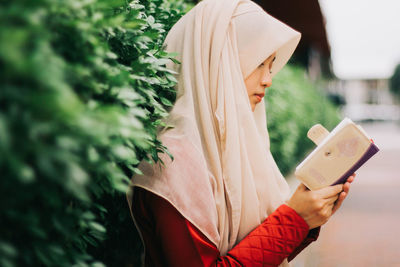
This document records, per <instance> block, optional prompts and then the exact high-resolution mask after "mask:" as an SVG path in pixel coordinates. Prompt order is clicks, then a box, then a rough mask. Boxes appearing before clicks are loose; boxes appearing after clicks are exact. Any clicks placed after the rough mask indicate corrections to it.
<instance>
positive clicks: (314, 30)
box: [255, 0, 400, 121]
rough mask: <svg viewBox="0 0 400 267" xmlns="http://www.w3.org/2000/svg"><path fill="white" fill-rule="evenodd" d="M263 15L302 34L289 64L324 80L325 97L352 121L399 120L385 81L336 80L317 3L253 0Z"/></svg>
mask: <svg viewBox="0 0 400 267" xmlns="http://www.w3.org/2000/svg"><path fill="white" fill-rule="evenodd" d="M255 2H257V3H258V4H259V5H260V6H262V7H263V8H264V10H265V11H266V12H268V13H269V14H271V15H272V16H274V17H276V18H277V19H279V20H281V21H283V22H285V23H286V24H287V25H289V26H290V27H292V28H294V29H296V30H298V31H299V32H301V33H302V38H301V41H300V44H299V46H298V47H297V49H296V51H295V54H294V55H293V57H292V59H291V62H292V63H295V64H300V65H302V66H304V67H305V68H306V69H307V70H308V74H309V77H310V78H311V79H312V80H314V81H315V80H318V79H319V78H321V77H323V78H327V79H328V81H329V82H328V83H327V85H326V94H327V96H328V97H329V98H330V99H331V100H332V101H333V102H334V103H336V104H337V105H340V106H343V109H342V113H343V116H348V117H350V118H352V119H353V120H355V121H362V120H399V119H400V108H399V105H398V103H396V101H395V99H394V98H393V96H392V95H391V93H390V91H389V86H388V79H374V78H368V79H352V80H339V79H338V78H337V77H336V76H335V75H334V73H333V70H332V64H331V50H330V45H329V42H328V38H327V33H326V29H325V24H326V22H325V18H324V16H323V13H322V11H321V7H320V5H319V2H318V0H303V1H294V0H281V1H272V0H255Z"/></svg>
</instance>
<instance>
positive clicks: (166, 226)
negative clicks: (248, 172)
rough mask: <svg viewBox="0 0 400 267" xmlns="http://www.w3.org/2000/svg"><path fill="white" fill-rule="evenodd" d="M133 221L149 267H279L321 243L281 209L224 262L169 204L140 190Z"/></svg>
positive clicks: (300, 221) (296, 217)
mask: <svg viewBox="0 0 400 267" xmlns="http://www.w3.org/2000/svg"><path fill="white" fill-rule="evenodd" d="M132 211H133V215H134V217H135V221H136V223H137V227H138V228H139V230H140V233H141V235H142V238H143V241H144V246H145V253H146V254H145V266H193V267H196V266H199V267H201V266H278V265H279V264H280V263H281V262H282V261H283V260H284V259H285V258H287V257H288V259H289V260H291V259H293V258H294V257H295V256H296V255H297V254H298V253H300V252H301V250H302V249H304V248H305V247H306V246H307V245H308V244H309V243H311V242H312V241H314V240H316V239H317V237H318V234H319V228H316V229H312V230H311V231H309V230H308V225H307V223H306V222H305V221H304V219H303V218H302V217H301V216H299V215H298V214H297V213H296V212H295V211H294V210H293V209H292V208H290V207H289V206H287V205H281V206H280V207H279V208H278V209H277V210H276V211H275V212H273V213H272V214H270V215H269V216H268V218H266V219H265V221H264V222H263V223H261V224H260V225H259V226H258V227H256V228H255V229H254V230H253V231H252V232H250V233H249V235H247V236H246V237H245V238H244V239H243V240H242V241H241V242H239V243H238V244H237V245H236V246H235V247H233V248H232V249H231V250H230V251H229V252H228V254H227V255H225V256H221V255H220V254H219V251H218V249H217V247H216V246H215V245H214V244H213V243H212V242H211V241H209V240H208V238H207V237H206V236H205V235H204V234H203V233H202V232H200V231H199V230H198V229H197V228H196V227H195V226H193V225H192V224H191V223H190V222H189V221H188V220H186V219H185V218H184V217H183V216H182V215H181V214H180V213H179V212H178V211H177V210H176V209H175V208H174V207H173V206H172V205H171V204H170V203H169V202H168V201H167V200H165V199H163V198H161V197H159V196H157V195H155V194H153V193H150V192H148V191H146V190H144V189H142V188H135V192H134V199H133V208H132Z"/></svg>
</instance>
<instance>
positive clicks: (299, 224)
mask: <svg viewBox="0 0 400 267" xmlns="http://www.w3.org/2000/svg"><path fill="white" fill-rule="evenodd" d="M308 232H309V227H308V224H307V223H306V222H305V221H304V219H303V218H302V217H300V215H298V214H297V213H296V211H294V210H293V209H292V208H290V207H289V206H287V205H281V206H280V207H279V208H278V209H277V210H276V211H274V212H273V213H272V214H270V215H269V216H268V217H267V218H266V219H265V221H264V222H263V223H262V224H261V225H259V226H258V227H257V228H256V229H254V230H253V231H252V232H250V234H249V235H247V236H246V237H245V238H244V239H243V240H242V241H241V242H240V243H239V244H238V245H236V246H235V247H234V248H233V249H232V250H231V251H230V252H229V255H231V256H233V257H235V258H238V257H240V261H241V263H242V264H243V265H244V266H278V265H279V264H281V263H282V261H283V260H284V259H285V258H287V257H288V256H289V255H290V254H291V253H292V252H293V251H294V250H295V249H296V248H297V247H298V246H299V245H300V244H301V243H302V241H303V240H304V239H305V238H306V236H307V234H308Z"/></svg>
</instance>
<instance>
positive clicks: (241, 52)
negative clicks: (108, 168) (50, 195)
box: [128, 0, 300, 265]
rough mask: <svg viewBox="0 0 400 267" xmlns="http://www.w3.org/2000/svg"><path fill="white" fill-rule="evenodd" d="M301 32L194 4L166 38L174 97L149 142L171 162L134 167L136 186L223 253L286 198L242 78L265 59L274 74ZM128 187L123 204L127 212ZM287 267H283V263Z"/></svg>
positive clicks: (246, 5) (242, 10) (207, 1)
mask: <svg viewBox="0 0 400 267" xmlns="http://www.w3.org/2000/svg"><path fill="white" fill-rule="evenodd" d="M299 40H300V33H298V32H297V31H295V30H293V29H292V28H290V27H289V26H287V25H285V24H284V23H282V22H280V21H278V20H276V19H275V18H273V17H272V16H270V15H269V14H267V13H266V12H265V11H264V10H263V9H262V8H261V7H260V6H258V5H257V4H255V3H254V2H252V1H249V0H203V1H202V2H200V3H198V4H197V5H196V6H195V7H194V8H193V9H192V10H190V11H189V12H188V13H187V14H186V15H184V16H183V17H182V18H181V19H180V20H179V21H178V22H177V23H176V24H175V25H174V26H173V27H172V29H171V30H170V32H169V33H168V35H167V37H166V40H165V44H166V50H167V51H168V52H178V54H179V56H178V57H177V59H178V60H179V61H180V62H181V64H179V65H177V64H173V63H171V64H169V65H168V66H167V67H168V68H170V69H173V70H175V71H176V72H177V73H178V74H177V80H178V83H177V86H176V91H177V99H176V102H175V104H174V106H173V108H172V110H171V111H170V113H169V116H168V118H167V119H166V121H165V123H166V125H173V126H174V128H172V129H171V128H168V129H167V128H165V129H163V130H162V131H160V133H159V135H158V138H159V140H161V142H162V143H163V144H164V145H165V146H167V147H168V150H169V151H170V152H171V154H172V155H173V156H174V160H173V161H171V159H170V158H169V156H167V155H166V154H162V155H160V158H161V159H162V160H163V161H164V163H165V166H160V165H161V164H160V163H157V164H154V165H151V164H149V163H148V162H146V161H142V162H141V163H140V165H139V169H140V170H141V171H142V172H143V175H135V176H134V177H132V180H131V189H133V188H134V187H135V186H139V187H142V188H144V189H146V190H149V191H151V192H153V193H154V194H157V195H159V196H161V197H163V198H164V199H166V200H167V201H169V202H170V203H171V204H172V205H173V206H174V207H175V208H176V209H177V210H178V211H179V212H180V213H181V214H182V215H183V216H184V217H185V218H186V219H187V220H189V221H190V222H191V223H192V224H193V225H195V226H196V227H197V228H198V229H199V230H200V231H201V232H202V233H203V234H204V235H205V236H207V238H208V239H209V240H210V241H211V242H212V243H214V244H215V245H216V246H217V248H218V249H219V251H220V253H221V255H225V254H226V253H227V252H228V251H229V250H230V249H231V248H232V247H233V246H234V245H235V244H237V243H238V242H239V241H240V240H242V239H243V238H244V237H245V236H246V235H247V234H249V232H250V231H251V230H253V229H254V228H255V227H257V226H258V225H259V224H260V223H261V222H262V221H263V220H264V219H265V218H266V217H267V216H268V214H270V213H272V212H273V211H274V210H275V209H276V208H277V207H278V206H279V205H281V204H282V203H283V202H284V201H285V200H287V198H288V196H289V193H290V192H289V187H288V185H287V183H286V181H285V179H284V178H283V176H282V174H281V173H280V171H279V169H278V167H277V165H276V163H275V161H274V159H273V157H272V155H271V152H270V144H269V135H268V131H267V125H266V122H267V119H266V114H265V103H264V100H262V101H261V102H260V103H258V104H257V106H256V108H255V110H254V112H252V110H251V105H250V101H249V98H248V95H247V90H246V86H245V83H244V79H245V78H247V77H248V76H249V75H250V74H251V73H252V72H253V71H254V70H255V69H256V68H257V66H258V65H259V64H260V63H262V62H263V61H264V60H265V59H266V58H268V57H269V56H270V55H271V54H273V53H274V52H276V60H275V62H274V64H273V67H272V76H273V75H275V74H276V73H277V72H278V71H279V70H280V69H281V68H282V67H283V66H284V65H285V64H286V62H287V61H288V59H289V57H290V56H291V55H292V53H293V51H294V49H295V47H296V46H297V44H298V42H299ZM133 192H134V190H130V191H129V194H128V201H129V203H130V206H131V204H132V203H131V199H132V198H131V194H132V193H133ZM283 265H287V261H284V262H283Z"/></svg>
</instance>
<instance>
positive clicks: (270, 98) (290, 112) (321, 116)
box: [266, 65, 340, 174]
mask: <svg viewBox="0 0 400 267" xmlns="http://www.w3.org/2000/svg"><path fill="white" fill-rule="evenodd" d="M266 101H267V105H266V109H267V124H268V125H267V127H268V131H269V134H270V141H271V152H272V154H273V155H274V158H275V160H276V162H277V164H278V166H279V168H280V170H281V171H282V173H284V174H288V173H289V172H290V171H292V169H293V167H295V166H296V165H297V164H298V163H300V161H301V160H302V159H303V157H304V156H305V154H306V153H307V152H309V150H310V149H311V148H312V147H313V146H314V144H313V143H312V141H311V140H309V139H308V137H307V131H308V130H309V129H310V127H311V126H313V125H314V124H317V123H320V124H322V125H323V126H324V127H325V128H327V129H328V130H331V129H332V128H333V127H334V126H336V124H337V123H338V122H339V121H340V116H339V113H338V110H337V108H336V107H335V106H333V104H332V103H330V102H329V100H328V99H327V97H325V96H324V94H323V93H322V91H321V90H320V89H319V87H318V86H317V85H315V84H313V83H312V82H311V81H310V80H309V79H308V78H307V75H306V73H305V71H304V70H303V69H302V68H301V67H296V66H292V65H288V66H286V67H285V68H283V69H282V70H281V71H280V72H279V73H278V74H277V75H276V77H274V80H273V83H272V86H271V88H269V89H267V92H266Z"/></svg>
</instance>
